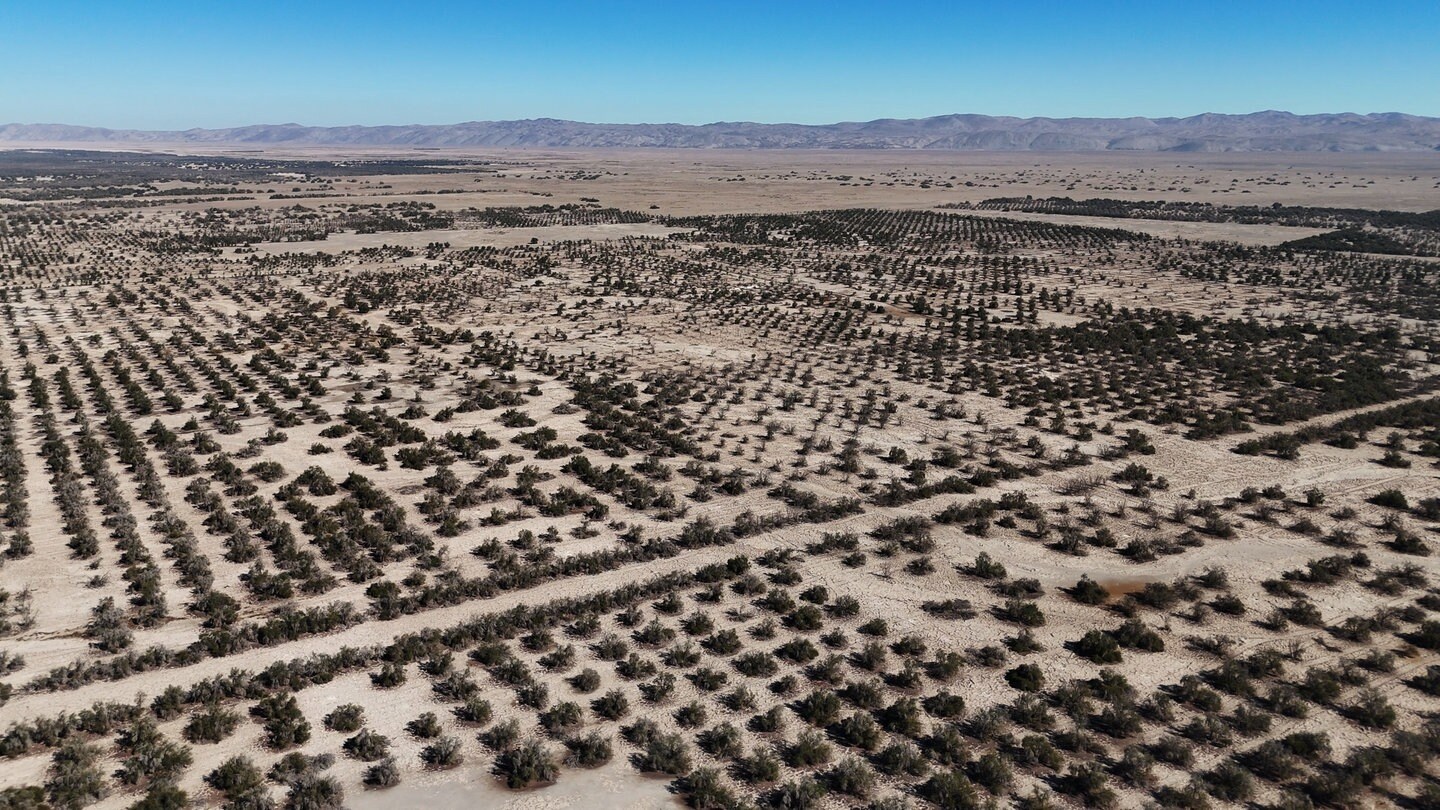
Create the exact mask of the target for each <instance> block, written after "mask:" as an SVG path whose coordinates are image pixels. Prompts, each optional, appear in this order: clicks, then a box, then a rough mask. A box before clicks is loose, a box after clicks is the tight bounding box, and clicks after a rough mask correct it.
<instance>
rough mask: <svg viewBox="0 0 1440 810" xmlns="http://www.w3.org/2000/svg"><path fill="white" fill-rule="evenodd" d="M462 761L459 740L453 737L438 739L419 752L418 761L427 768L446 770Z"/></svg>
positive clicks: (463, 758)
mask: <svg viewBox="0 0 1440 810" xmlns="http://www.w3.org/2000/svg"><path fill="white" fill-rule="evenodd" d="M464 760H465V756H464V755H463V754H462V753H460V740H459V739H457V738H455V737H448V736H446V737H439V738H437V739H436V740H435V741H434V742H432V743H430V744H429V745H427V746H425V747H424V748H422V749H421V750H420V761H421V762H423V763H425V767H427V768H433V769H436V770H446V769H449V768H454V767H455V766H457V765H459V764H460V763H461V762H463V761H464Z"/></svg>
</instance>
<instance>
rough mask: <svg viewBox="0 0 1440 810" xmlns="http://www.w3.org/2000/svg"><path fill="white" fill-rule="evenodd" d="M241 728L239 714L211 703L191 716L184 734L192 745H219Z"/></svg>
mask: <svg viewBox="0 0 1440 810" xmlns="http://www.w3.org/2000/svg"><path fill="white" fill-rule="evenodd" d="M239 726H240V715H239V714H237V713H236V712H234V711H231V710H229V709H227V708H225V707H223V706H221V705H219V704H217V703H211V704H208V705H206V706H205V708H203V709H201V710H200V711H197V712H196V713H195V714H193V715H191V716H190V720H189V721H187V722H186V723H185V729H184V731H183V734H184V735H185V739H186V740H189V741H190V742H192V743H217V742H220V741H221V740H223V739H225V738H226V737H229V736H230V735H231V734H233V733H235V729H236V728H239Z"/></svg>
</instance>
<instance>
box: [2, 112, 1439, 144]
mask: <svg viewBox="0 0 1440 810" xmlns="http://www.w3.org/2000/svg"><path fill="white" fill-rule="evenodd" d="M6 142H10V143H16V142H28V143H47V144H78V143H88V144H95V143H114V144H141V143H157V144H158V143H169V144H175V143H189V144H217V145H220V144H237V145H241V144H250V145H256V146H291V145H293V146H396V147H419V148H424V147H537V148H565V147H576V148H603V147H624V148H640V147H660V148H692V149H720V148H730V149H955V150H995V151H1025V150H1033V151H1053V152H1070V151H1103V150H1116V151H1123V150H1133V151H1152V152H1154V151H1169V152H1365V151H1387V152H1388V151H1437V150H1440V118H1426V117H1422V116H1416V115H1405V114H1403V113H1371V114H1366V115H1360V114H1356V113H1334V114H1324V115H1294V114H1292V113H1287V112H1277V111H1273V110H1271V111H1266V112H1257V113H1249V114H1245V115H1219V114H1213V113H1206V114H1204V115H1194V116H1190V117H1188V118H1009V117H996V116H989V115H941V116H936V117H934V118H909V119H894V118H882V119H880V120H877V121H864V122H850V123H839V124H822V125H807V124H753V123H743V122H742V123H715V124H703V125H699V126H694V125H687V124H586V123H581V122H577V121H561V120H557V119H553V118H536V119H530V120H525V121H472V122H469V123H464V124H443V125H422V124H415V125H405V126H377V127H365V126H347V127H307V126H302V125H300V124H257V125H253V126H246V127H234V128H230V129H187V130H183V131H171V132H164V131H145V130H130V129H101V128H96V127H79V126H70V125H66V124H8V125H0V143H6Z"/></svg>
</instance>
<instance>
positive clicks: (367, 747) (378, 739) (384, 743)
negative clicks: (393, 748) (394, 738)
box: [340, 728, 390, 762]
mask: <svg viewBox="0 0 1440 810" xmlns="http://www.w3.org/2000/svg"><path fill="white" fill-rule="evenodd" d="M340 747H341V748H342V749H344V751H345V753H346V754H348V755H350V756H351V757H354V758H355V759H359V760H364V761H366V762H374V761H375V760H377V759H380V758H381V757H383V756H385V754H386V753H387V752H388V751H389V750H390V738H389V737H386V736H385V735H384V734H377V733H375V732H373V731H371V730H370V729H368V728H365V729H361V730H360V731H359V732H358V733H357V734H355V735H354V736H352V737H349V738H348V739H346V740H345V742H344V743H342V744H341V746H340Z"/></svg>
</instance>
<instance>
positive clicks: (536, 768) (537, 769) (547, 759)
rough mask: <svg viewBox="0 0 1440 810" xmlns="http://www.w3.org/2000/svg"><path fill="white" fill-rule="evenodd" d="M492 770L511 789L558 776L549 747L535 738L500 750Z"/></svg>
mask: <svg viewBox="0 0 1440 810" xmlns="http://www.w3.org/2000/svg"><path fill="white" fill-rule="evenodd" d="M494 772H495V774H496V775H497V776H499V777H500V778H501V779H503V780H504V781H505V786H506V787H508V788H510V789H511V790H521V789H523V788H528V787H532V786H534V785H537V784H546V783H549V782H554V781H555V780H556V779H557V778H559V776H560V768H559V766H558V765H557V764H556V762H555V758H554V756H553V755H552V754H551V752H550V749H549V748H547V747H545V744H544V743H543V742H541V741H540V740H538V739H535V738H530V739H527V740H524V741H522V742H520V743H519V744H517V745H514V746H511V747H509V748H506V749H505V750H503V751H501V752H500V754H499V755H498V756H497V757H496V758H495V766H494Z"/></svg>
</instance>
